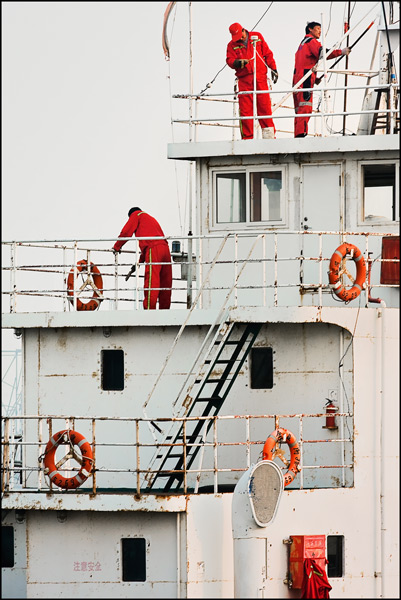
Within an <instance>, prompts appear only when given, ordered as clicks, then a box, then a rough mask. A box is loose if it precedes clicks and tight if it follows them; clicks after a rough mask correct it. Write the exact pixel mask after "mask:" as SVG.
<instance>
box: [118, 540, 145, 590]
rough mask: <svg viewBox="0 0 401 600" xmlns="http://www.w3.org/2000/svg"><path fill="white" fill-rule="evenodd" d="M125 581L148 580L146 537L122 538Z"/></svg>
mask: <svg viewBox="0 0 401 600" xmlns="http://www.w3.org/2000/svg"><path fill="white" fill-rule="evenodd" d="M121 550H122V569H123V581H146V540H145V538H122V540H121Z"/></svg>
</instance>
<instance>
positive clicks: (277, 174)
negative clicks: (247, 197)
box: [250, 171, 283, 222]
mask: <svg viewBox="0 0 401 600" xmlns="http://www.w3.org/2000/svg"><path fill="white" fill-rule="evenodd" d="M250 187H251V221H252V222H255V221H281V220H282V217H281V193H282V192H281V190H282V187H283V184H282V173H281V171H267V172H262V173H260V172H258V173H250Z"/></svg>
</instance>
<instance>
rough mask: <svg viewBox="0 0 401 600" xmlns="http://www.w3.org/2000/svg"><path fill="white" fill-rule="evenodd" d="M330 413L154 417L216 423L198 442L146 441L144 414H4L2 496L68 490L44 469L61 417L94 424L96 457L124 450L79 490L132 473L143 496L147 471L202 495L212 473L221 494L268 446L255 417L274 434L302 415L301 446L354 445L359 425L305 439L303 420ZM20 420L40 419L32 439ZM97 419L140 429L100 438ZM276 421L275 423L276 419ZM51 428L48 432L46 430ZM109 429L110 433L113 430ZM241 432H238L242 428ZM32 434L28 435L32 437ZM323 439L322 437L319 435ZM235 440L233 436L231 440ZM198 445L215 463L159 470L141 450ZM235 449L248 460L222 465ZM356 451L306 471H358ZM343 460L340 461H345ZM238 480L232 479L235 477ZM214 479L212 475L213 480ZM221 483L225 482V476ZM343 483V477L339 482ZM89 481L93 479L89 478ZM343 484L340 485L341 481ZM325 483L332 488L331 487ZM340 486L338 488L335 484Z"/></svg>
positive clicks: (68, 423) (343, 415)
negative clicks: (254, 429) (176, 477)
mask: <svg viewBox="0 0 401 600" xmlns="http://www.w3.org/2000/svg"><path fill="white" fill-rule="evenodd" d="M326 416H327V415H326V413H325V412H323V413H295V414H250V415H249V414H247V415H214V416H211V415H207V416H200V417H192V416H186V417H160V418H154V419H152V421H153V422H156V423H168V422H170V423H181V424H182V425H183V427H184V428H185V427H186V424H188V423H190V422H193V421H204V422H208V423H211V424H213V431H212V434H213V435H212V439H209V440H208V439H207V438H206V437H205V436H204V437H203V439H202V440H200V441H196V442H189V441H188V440H187V438H186V436H185V435H184V436H183V438H182V440H180V441H177V442H172V441H171V442H166V441H165V442H151V443H149V442H146V441H143V439H141V435H140V425H141V424H144V425H146V424H148V423H149V422H150V421H151V420H150V419H145V418H141V417H114V416H104V415H103V416H99V415H97V416H93V415H86V416H83V415H82V416H75V417H71V416H70V415H65V414H58V415H57V414H52V415H48V414H46V415H20V416H13V417H3V418H2V431H3V436H2V442H1V445H2V459H3V461H2V462H3V477H2V494H10V493H12V492H15V493H21V492H24V490H26V491H29V492H32V491H33V492H36V493H41V492H43V493H46V494H48V493H50V494H58V493H64V491H62V490H59V489H58V488H57V487H56V486H54V485H51V484H50V485H49V483H48V480H47V479H46V478H45V477H44V472H43V462H42V461H43V458H44V454H43V452H44V448H45V445H46V443H47V439H48V437H49V438H50V437H51V435H52V434H53V433H54V432H55V430H54V423H53V421H54V420H58V421H63V422H64V423H65V427H64V428H66V429H72V428H73V429H77V430H80V431H81V432H82V429H83V428H84V423H86V424H87V427H88V426H89V427H90V428H91V431H92V436H91V437H90V435H88V434H86V436H87V439H88V441H89V443H90V444H91V445H92V449H93V455H94V456H96V457H97V456H98V455H99V453H101V451H102V450H103V449H104V450H107V449H108V448H110V447H112V448H114V449H115V450H119V451H120V453H119V454H115V453H113V454H112V456H113V457H115V459H114V460H112V461H111V462H109V464H108V465H106V466H105V465H102V464H101V462H100V461H101V458H100V457H99V459H98V460H97V463H96V462H95V464H94V469H93V471H92V485H89V486H88V485H87V484H84V485H83V486H82V488H80V489H79V493H80V494H81V493H87V494H97V493H99V492H100V491H101V489H99V486H98V485H97V483H98V479H99V477H98V476H99V475H100V474H101V475H102V476H104V475H105V474H113V473H116V474H120V475H121V474H124V473H125V474H128V475H129V476H132V477H133V478H134V480H135V482H136V491H137V493H138V494H141V493H143V492H144V491H147V492H148V491H149V490H145V489H143V488H142V487H141V483H140V475H141V474H146V475H148V476H151V475H152V474H155V473H159V474H160V473H166V474H167V473H168V474H170V473H177V472H178V473H183V475H184V482H185V487H184V490H183V491H184V493H193V492H195V493H197V492H198V491H199V481H200V476H201V475H202V474H203V475H206V476H208V475H209V476H210V477H212V481H213V487H214V490H215V492H217V491H218V483H219V481H218V475H221V476H224V475H225V474H230V473H231V474H232V477H234V478H238V476H239V475H240V474H241V473H242V472H244V471H245V470H246V469H247V468H249V466H250V462H251V453H250V450H251V448H258V447H259V448H260V451H261V450H262V448H263V444H264V443H265V439H266V438H265V437H263V439H260V438H259V437H256V436H257V435H258V434H256V435H255V437H254V438H252V437H251V433H250V432H251V428H250V421H251V420H252V421H255V422H257V421H258V420H260V419H262V422H263V423H264V426H265V427H266V435H267V434H268V432H269V431H270V430H273V429H274V428H275V427H277V426H279V424H280V420H283V419H296V420H297V421H298V424H299V426H298V428H295V430H294V434H295V436H296V438H297V441H298V443H299V445H300V448H301V449H302V447H303V446H304V445H306V444H311V445H312V447H313V445H314V444H322V443H324V444H330V445H331V444H334V445H336V444H341V445H343V444H344V443H349V444H353V441H354V439H353V436H352V433H351V431H353V428H352V427H351V428H350V429H349V433H350V435H349V437H344V436H343V435H341V436H339V437H336V438H331V437H330V438H329V439H327V438H325V439H320V438H319V436H318V435H317V436H316V437H313V436H310V439H304V437H303V422H304V420H305V419H325V418H326ZM335 416H336V418H339V419H340V420H341V421H343V420H344V419H348V418H350V419H352V418H353V413H352V412H350V411H348V412H345V411H344V412H337V413H336V415H335ZM16 421H22V422H28V421H31V422H32V421H38V423H37V424H35V426H34V427H32V426H31V427H30V428H29V431H30V435H31V436H32V437H29V434H27V433H26V431H27V429H26V428H25V434H24V435H25V438H23V439H21V436H20V435H18V436H16V435H15V434H14V433H13V432H14V431H15V425H14V424H15V422H16ZM97 422H102V423H103V424H104V423H107V422H109V423H113V422H118V423H121V422H126V423H132V425H133V427H134V431H135V434H134V435H133V436H130V435H128V436H127V437H126V438H125V439H121V437H118V438H117V439H116V441H114V439H113V437H110V434H109V433H107V434H106V436H104V434H103V437H101V438H100V439H99V433H97V434H96V435H95V429H96V427H95V425H96V423H97ZM270 422H271V423H270ZM237 423H243V424H244V426H245V429H244V433H243V434H240V435H239V437H238V432H237V435H236V438H235V441H227V436H226V434H223V437H221V436H220V431H221V428H222V427H223V425H224V431H225V432H227V428H229V429H230V427H231V426H233V427H235V428H236V427H237ZM218 424H220V425H219V427H217V425H218ZM42 428H43V430H44V431H43V434H42ZM46 430H48V431H46ZM104 431H108V430H107V429H106V430H104ZM110 431H115V429H113V428H112V429H111V430H110ZM236 431H237V430H236ZM27 436H28V437H27ZM318 438H319V439H318ZM229 439H231V438H229ZM194 446H199V447H200V448H201V450H202V452H205V451H206V450H209V451H211V452H213V466H212V467H210V466H207V467H204V466H203V464H202V461H200V463H199V464H198V465H197V466H194V468H187V466H186V464H185V461H184V464H183V467H182V469H180V470H178V471H177V470H170V469H166V470H163V469H162V470H157V469H152V467H151V464H150V461H149V460H147V461H146V462H145V460H144V459H143V457H142V455H141V452H140V451H141V449H142V450H143V451H144V452H147V450H148V449H150V448H153V447H156V448H158V449H159V451H160V449H161V448H164V447H165V448H171V447H174V448H176V449H177V451H178V452H183V453H184V455H185V453H186V452H189V449H191V448H193V447H194ZM230 447H232V448H235V447H238V448H241V447H242V448H243V449H244V456H243V458H242V460H241V461H240V462H238V455H237V454H236V455H235V456H236V458H235V462H233V461H232V462H231V464H230V463H229V464H228V465H227V458H225V465H224V466H221V462H220V466H219V460H218V451H219V449H224V448H225V449H227V450H229V449H230ZM17 448H19V449H21V451H22V450H24V453H23V454H21V458H22V460H21V461H18V462H15V460H14V456H15V454H16V452H15V451H16V449H17ZM129 448H131V449H134V452H135V457H136V459H135V463H136V464H134V465H132V461H131V460H126V458H127V450H128V449H129ZM316 456H317V457H319V455H318V454H317V455H316ZM352 456H353V453H352V452H350V461H349V464H347V463H346V462H345V461H343V462H341V464H331V461H330V464H325V463H324V460H323V461H322V460H321V459H320V458H319V459H318V460H317V461H316V463H315V462H313V464H306V465H305V464H304V463H302V464H301V466H302V471H307V470H308V469H340V470H341V472H343V473H344V472H345V470H346V469H351V470H352V469H353V458H352ZM339 462H340V461H339ZM283 468H286V467H283ZM61 470H65V471H66V472H67V471H73V470H74V469H73V468H72V467H67V465H63V468H62V469H61ZM302 471H301V473H300V475H299V478H298V479H297V480H296V483H298V486H296V487H299V489H303V488H304V482H303V475H302ZM33 473H36V474H37V481H33V480H32V483H30V480H29V477H30V476H31V475H32V474H33ZM16 474H18V475H20V476H22V474H23V475H24V481H23V483H18V484H17V485H15V482H14V480H13V475H14V476H15V475H16ZM189 477H191V481H190V482H189V481H188V478H189ZM231 480H232V478H231ZM209 481H210V479H209ZM220 481H221V480H220ZM338 481H339V480H338ZM88 483H89V481H88ZM313 485H314V487H315V482H314V484H313ZM341 485H342V487H344V485H343V484H341ZM347 485H352V483H351V481H348V483H347V484H346V486H347ZM339 486H340V483H339ZM114 487H116V490H115V492H116V493H121V490H120V487H121V486H120V485H119V484H117V485H116V484H114ZM324 487H327V486H326V485H325V486H324ZM333 487H335V486H333ZM111 489H113V486H112V487H110V484H108V486H107V490H108V492H110V490H111ZM133 489H134V490H135V485H134V486H132V485H130V487H129V489H128V490H127V491H128V492H129V493H131V494H132V491H133ZM77 491H78V490H69V493H68V494H69V495H70V494H74V493H76V492H77Z"/></svg>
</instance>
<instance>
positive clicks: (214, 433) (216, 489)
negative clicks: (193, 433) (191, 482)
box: [213, 417, 219, 494]
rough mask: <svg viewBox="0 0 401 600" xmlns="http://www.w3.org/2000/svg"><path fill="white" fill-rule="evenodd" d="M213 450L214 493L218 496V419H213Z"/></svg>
mask: <svg viewBox="0 0 401 600" xmlns="http://www.w3.org/2000/svg"><path fill="white" fill-rule="evenodd" d="M213 450H214V457H213V470H214V473H213V477H214V482H213V488H214V493H215V494H217V493H218V490H219V482H218V477H217V469H218V463H217V417H213Z"/></svg>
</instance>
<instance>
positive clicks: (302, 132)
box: [292, 21, 351, 137]
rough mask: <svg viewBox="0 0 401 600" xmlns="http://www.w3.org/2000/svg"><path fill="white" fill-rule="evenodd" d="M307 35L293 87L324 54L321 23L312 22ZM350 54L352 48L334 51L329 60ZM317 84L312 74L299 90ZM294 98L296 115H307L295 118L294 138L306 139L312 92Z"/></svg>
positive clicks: (306, 30)
mask: <svg viewBox="0 0 401 600" xmlns="http://www.w3.org/2000/svg"><path fill="white" fill-rule="evenodd" d="M305 33H306V35H305V37H304V39H303V40H302V42H301V43H300V45H299V47H298V50H297V51H296V53H295V68H294V76H293V78H292V85H293V86H294V85H295V84H296V83H298V81H299V80H300V79H302V78H303V77H304V76H305V75H306V74H307V72H308V71H310V70H311V69H313V68H314V67H315V66H316V64H317V63H318V62H319V59H320V58H321V57H322V53H323V48H322V44H321V43H320V42H319V38H320V35H321V33H322V28H321V25H320V23H317V22H316V21H311V22H310V23H308V24H307V26H306V27H305ZM350 52H351V49H350V48H343V49H342V50H333V52H331V53H330V54H329V56H328V57H327V58H330V59H331V58H337V56H341V55H342V54H346V55H348V54H349V53H350ZM315 82H316V83H319V82H318V81H316V73H315V72H312V73H311V74H310V75H309V77H307V78H306V79H305V81H304V82H303V83H302V84H301V85H300V87H299V89H300V90H302V88H313V86H314V85H315ZM293 97H294V108H295V114H297V115H305V116H304V117H295V119H294V121H295V123H294V137H306V135H307V134H308V122H309V119H310V115H311V114H312V105H313V94H312V92H293Z"/></svg>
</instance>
